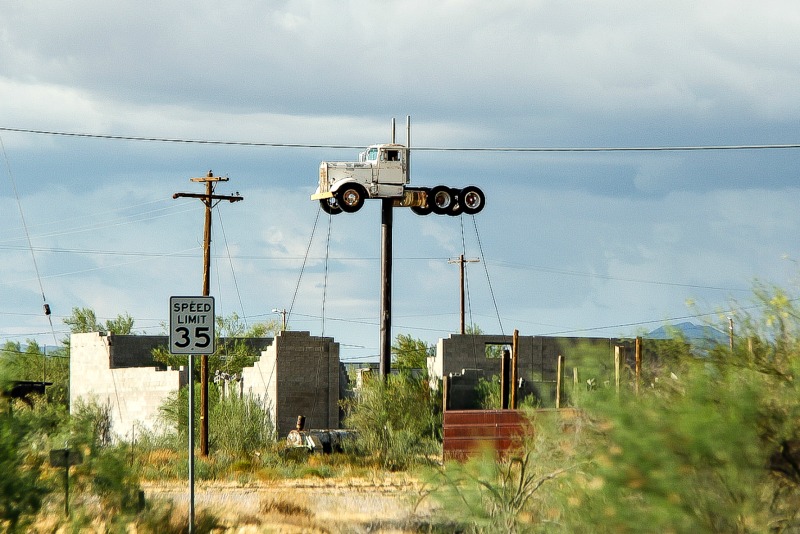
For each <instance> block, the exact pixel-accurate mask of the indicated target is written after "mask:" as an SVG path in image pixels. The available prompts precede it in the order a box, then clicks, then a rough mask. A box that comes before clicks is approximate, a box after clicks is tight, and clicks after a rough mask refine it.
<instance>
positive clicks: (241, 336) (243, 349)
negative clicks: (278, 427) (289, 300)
mask: <svg viewBox="0 0 800 534" xmlns="http://www.w3.org/2000/svg"><path fill="white" fill-rule="evenodd" d="M281 329H282V327H281V323H280V322H279V321H278V320H277V319H270V320H269V321H264V322H260V323H254V324H252V325H247V324H245V322H244V321H243V320H242V319H241V318H240V317H239V315H238V314H237V313H232V314H230V315H228V316H227V317H222V316H219V317H216V328H215V337H216V339H215V346H216V351H215V352H214V354H212V355H210V356H209V358H208V370H209V371H208V372H209V374H210V375H211V376H213V375H214V374H215V373H216V372H217V371H220V372H224V373H227V374H231V375H233V374H237V373H241V372H242V369H243V368H245V367H248V366H251V365H253V363H254V362H255V361H256V360H257V359H258V357H259V353H258V351H256V350H255V349H253V348H252V347H251V346H250V345H248V343H247V341H246V340H247V339H252V338H269V337H274V336H276V335H277V334H278V332H280V331H281ZM223 340H224V342H223ZM153 358H154V359H155V360H156V361H159V362H161V363H163V364H165V365H167V366H169V367H174V368H178V367H179V366H183V365H186V363H187V361H188V360H187V357H186V355H181V354H172V353H170V352H169V349H168V348H167V347H159V348H156V349H155V350H154V351H153ZM196 372H198V373H199V369H196Z"/></svg>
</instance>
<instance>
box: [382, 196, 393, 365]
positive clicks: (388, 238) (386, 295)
mask: <svg viewBox="0 0 800 534" xmlns="http://www.w3.org/2000/svg"><path fill="white" fill-rule="evenodd" d="M392 204H393V200H392V199H391V198H384V199H383V200H382V201H381V352H380V373H381V376H382V377H384V378H385V377H388V376H389V374H390V373H391V372H392V224H393V220H392V219H393V213H392V210H393V208H392Z"/></svg>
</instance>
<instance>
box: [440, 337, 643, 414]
mask: <svg viewBox="0 0 800 534" xmlns="http://www.w3.org/2000/svg"><path fill="white" fill-rule="evenodd" d="M512 341H513V339H512V336H498V335H477V336H474V335H458V334H453V335H451V336H450V337H449V338H444V339H440V340H439V342H438V344H437V348H436V356H435V359H434V361H433V362H432V364H431V365H430V368H431V369H432V371H433V372H434V374H435V376H436V377H437V378H443V377H446V376H450V375H460V374H462V373H463V371H464V370H465V369H476V370H481V371H482V374H483V376H484V377H485V378H486V379H487V380H488V379H491V377H492V376H494V375H497V376H500V372H501V360H500V358H496V357H487V351H486V347H487V345H495V346H497V347H498V348H499V347H501V346H503V345H508V346H509V347H510V346H511V344H512ZM633 345H634V341H633V340H630V339H617V338H585V337H580V338H579V337H543V336H519V337H518V347H517V353H518V358H519V362H518V376H519V377H520V378H522V379H523V381H524V384H523V388H522V389H521V390H520V391H519V392H518V398H520V399H522V398H524V397H525V396H527V395H535V396H536V398H537V399H539V401H540V402H541V403H542V406H549V405H550V404H551V403H553V404H554V402H555V381H556V378H557V374H558V356H559V355H560V356H563V357H564V362H563V365H564V368H563V371H564V377H563V378H564V379H565V380H566V381H568V382H569V384H571V383H572V369H573V368H577V369H578V372H579V377H580V376H582V377H584V378H580V379H579V380H580V381H581V382H582V381H583V380H585V378H588V377H601V378H600V379H601V380H602V379H604V378H607V377H608V376H609V374H610V376H613V368H614V347H616V346H621V347H624V348H625V350H624V354H625V357H626V359H625V363H624V364H625V365H628V366H632V365H633V358H634V350H633ZM460 397H463V393H462V394H460Z"/></svg>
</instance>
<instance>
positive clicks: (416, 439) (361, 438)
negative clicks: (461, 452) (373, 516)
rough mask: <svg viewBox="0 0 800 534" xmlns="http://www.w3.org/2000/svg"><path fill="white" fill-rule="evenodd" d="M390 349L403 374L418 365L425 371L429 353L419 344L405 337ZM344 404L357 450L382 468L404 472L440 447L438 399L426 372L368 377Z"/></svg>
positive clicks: (439, 407)
mask: <svg viewBox="0 0 800 534" xmlns="http://www.w3.org/2000/svg"><path fill="white" fill-rule="evenodd" d="M393 350H394V352H395V354H396V358H397V360H396V361H397V363H398V366H401V365H402V366H404V369H406V370H407V369H411V368H414V369H418V368H420V367H419V366H420V364H421V363H422V362H425V363H424V364H423V365H422V369H426V367H427V356H428V355H429V354H431V352H432V350H431V349H430V348H428V346H427V345H426V344H425V343H424V342H423V341H421V340H418V339H413V338H411V337H410V336H403V335H399V336H397V338H396V339H395V344H394V346H393ZM401 362H402V363H401ZM342 405H343V408H344V410H345V421H344V425H345V426H346V427H347V428H352V429H355V430H356V440H355V448H356V449H357V450H358V451H359V452H360V453H362V454H365V455H368V456H373V457H374V458H376V460H377V461H378V462H379V463H380V464H381V465H382V466H383V467H386V468H390V469H403V468H406V467H408V466H409V465H411V464H413V463H415V462H417V461H418V460H420V459H421V458H425V456H426V455H427V454H430V453H432V452H434V451H436V450H438V448H439V440H440V437H441V427H442V420H441V417H442V416H441V397H440V396H439V395H437V394H435V392H434V391H432V390H431V388H430V384H429V383H428V379H427V373H425V375H423V376H414V374H413V373H411V372H403V371H401V372H400V373H398V374H393V375H390V376H388V377H386V380H383V379H382V378H381V377H372V378H371V379H367V380H365V381H364V384H363V386H362V387H361V389H360V390H359V391H357V392H356V395H355V397H353V398H351V399H346V400H344V401H342Z"/></svg>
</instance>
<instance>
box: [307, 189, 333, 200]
mask: <svg viewBox="0 0 800 534" xmlns="http://www.w3.org/2000/svg"><path fill="white" fill-rule="evenodd" d="M325 198H333V193H331V192H330V191H324V192H322V193H314V194H313V195H311V200H323V199H325Z"/></svg>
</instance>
